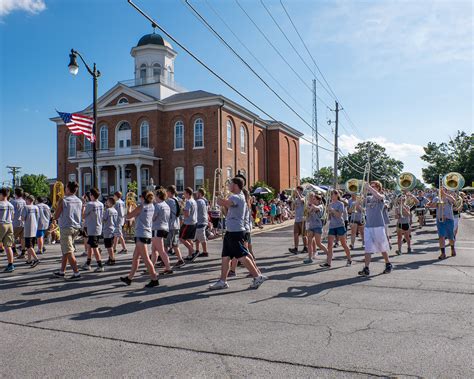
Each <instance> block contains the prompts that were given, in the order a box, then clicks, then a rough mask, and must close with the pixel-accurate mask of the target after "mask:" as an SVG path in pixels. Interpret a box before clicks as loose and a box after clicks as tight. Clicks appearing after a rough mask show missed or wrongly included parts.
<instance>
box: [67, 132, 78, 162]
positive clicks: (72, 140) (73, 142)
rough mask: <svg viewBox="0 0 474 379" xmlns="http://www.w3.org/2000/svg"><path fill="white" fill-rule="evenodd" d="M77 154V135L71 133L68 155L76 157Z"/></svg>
mask: <svg viewBox="0 0 474 379" xmlns="http://www.w3.org/2000/svg"><path fill="white" fill-rule="evenodd" d="M75 156H76V136H75V135H74V134H69V140H68V157H69V158H74V157H75Z"/></svg>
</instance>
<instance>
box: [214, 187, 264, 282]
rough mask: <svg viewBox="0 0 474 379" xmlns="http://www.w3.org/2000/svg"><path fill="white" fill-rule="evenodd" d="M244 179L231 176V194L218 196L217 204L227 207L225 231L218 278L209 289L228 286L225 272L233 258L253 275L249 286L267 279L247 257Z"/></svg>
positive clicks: (226, 272) (227, 271)
mask: <svg viewBox="0 0 474 379" xmlns="http://www.w3.org/2000/svg"><path fill="white" fill-rule="evenodd" d="M243 187H244V181H243V180H242V178H232V179H231V181H230V183H229V184H228V190H229V192H231V193H232V194H231V195H230V196H229V197H228V198H227V199H223V198H218V199H217V204H218V205H219V206H221V207H225V208H227V216H226V224H227V228H226V233H225V235H224V243H223V247H222V266H221V277H220V279H219V280H218V281H217V282H216V283H214V284H212V285H211V286H209V289H211V290H217V289H224V288H228V287H229V285H228V283H227V274H228V273H229V264H230V261H231V260H232V259H233V258H236V259H238V260H239V261H240V262H241V263H242V264H243V265H244V266H245V267H246V268H247V270H248V271H249V273H250V275H251V276H252V277H253V281H252V284H251V285H250V288H253V289H257V288H258V287H260V285H261V284H262V283H263V282H264V281H265V280H267V279H268V278H267V277H266V276H263V275H261V274H259V272H258V270H257V268H256V267H255V265H254V263H253V261H252V259H250V258H249V254H250V253H249V251H248V249H247V247H246V241H245V233H246V232H245V222H246V221H245V218H246V209H247V211H249V210H248V207H247V204H246V202H245V196H244V194H243V193H242V188H243Z"/></svg>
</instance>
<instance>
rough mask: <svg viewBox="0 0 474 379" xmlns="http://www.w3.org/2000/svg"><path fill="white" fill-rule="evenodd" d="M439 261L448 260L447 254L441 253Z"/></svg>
mask: <svg viewBox="0 0 474 379" xmlns="http://www.w3.org/2000/svg"><path fill="white" fill-rule="evenodd" d="M438 259H439V260H440V261H441V260H443V259H446V254H445V253H441V254H440V255H439V257H438Z"/></svg>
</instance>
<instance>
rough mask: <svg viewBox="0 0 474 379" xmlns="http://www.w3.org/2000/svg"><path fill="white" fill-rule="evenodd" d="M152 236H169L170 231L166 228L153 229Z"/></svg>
mask: <svg viewBox="0 0 474 379" xmlns="http://www.w3.org/2000/svg"><path fill="white" fill-rule="evenodd" d="M151 236H152V237H153V238H155V237H157V238H166V237H167V236H168V232H167V231H166V230H153V231H152V232H151Z"/></svg>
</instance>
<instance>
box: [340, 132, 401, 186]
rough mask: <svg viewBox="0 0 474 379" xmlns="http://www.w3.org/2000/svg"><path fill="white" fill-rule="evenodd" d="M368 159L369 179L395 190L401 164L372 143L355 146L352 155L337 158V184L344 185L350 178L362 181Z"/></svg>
mask: <svg viewBox="0 0 474 379" xmlns="http://www.w3.org/2000/svg"><path fill="white" fill-rule="evenodd" d="M369 157H370V178H371V179H379V180H381V182H382V183H383V185H384V187H387V188H391V189H393V188H395V186H396V182H395V180H396V177H397V176H398V175H399V174H400V173H401V172H402V170H403V162H402V161H399V160H397V159H395V158H392V157H390V156H389V155H388V154H387V153H386V152H385V148H384V147H383V146H380V145H379V144H377V143H375V142H372V141H367V142H361V143H359V144H357V146H356V147H355V152H354V153H352V154H348V155H347V156H345V157H341V158H339V162H338V164H337V167H338V168H339V170H340V177H339V183H340V184H344V183H345V182H346V181H347V180H349V179H351V178H357V179H362V175H363V171H364V167H365V165H366V164H367V162H368V161H369ZM380 178H381V179H380Z"/></svg>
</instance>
